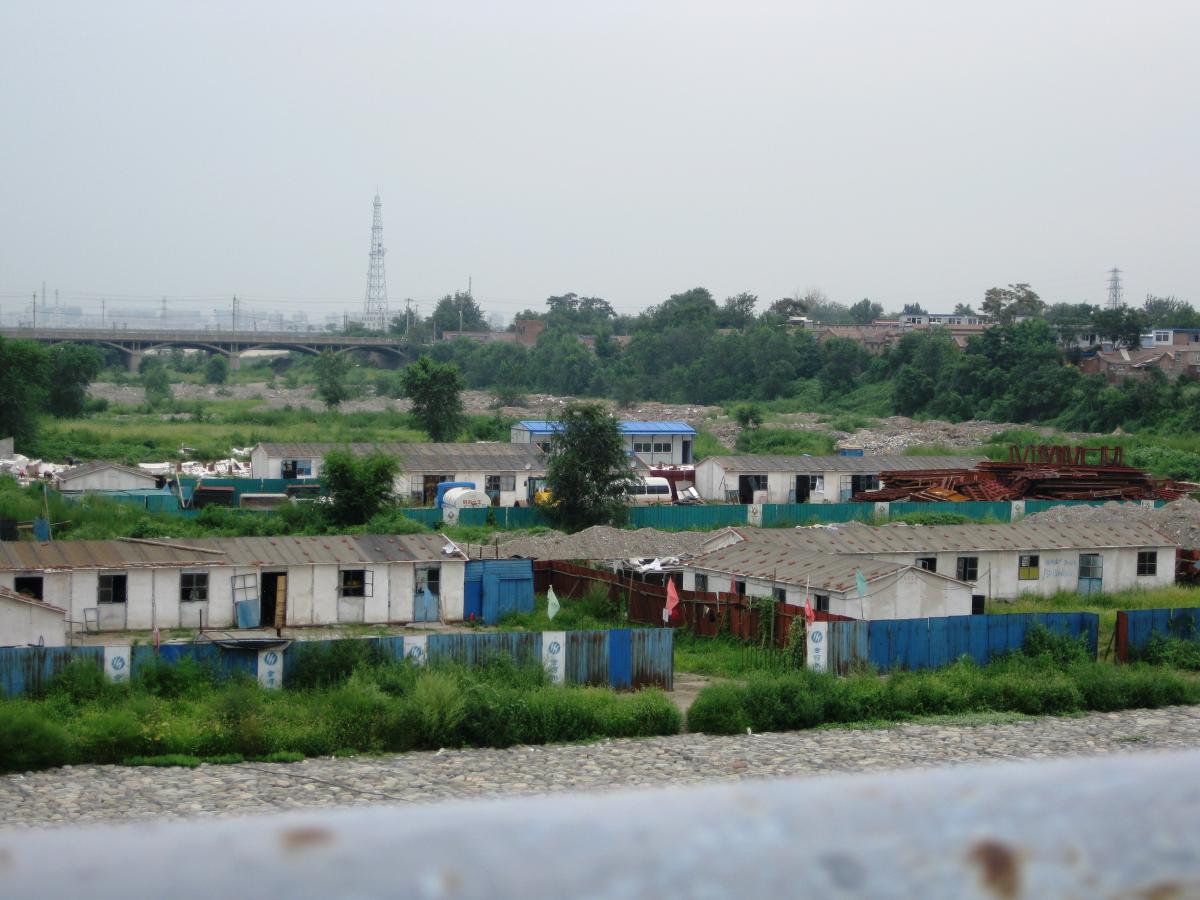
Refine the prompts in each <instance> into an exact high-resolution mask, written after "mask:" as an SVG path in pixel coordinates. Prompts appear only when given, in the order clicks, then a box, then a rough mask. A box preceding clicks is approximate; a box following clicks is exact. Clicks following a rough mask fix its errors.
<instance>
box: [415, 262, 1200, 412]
mask: <svg viewBox="0 0 1200 900" xmlns="http://www.w3.org/2000/svg"><path fill="white" fill-rule="evenodd" d="M756 302H757V300H756V298H755V297H753V295H749V294H739V295H736V296H734V297H730V298H728V299H726V300H725V301H724V303H718V302H717V301H716V299H715V298H714V297H713V296H712V295H711V294H710V293H709V292H708V291H707V290H705V289H703V288H695V289H693V290H690V291H686V292H684V293H680V294H675V295H673V296H671V297H669V298H668V299H667V300H665V301H664V302H662V303H660V304H658V305H656V306H652V307H650V308H649V309H647V310H645V311H644V312H643V313H641V314H640V315H638V316H635V317H621V316H618V315H616V314H615V313H614V312H613V311H612V308H611V306H609V305H608V304H607V303H605V302H604V301H602V300H597V299H595V298H583V297H579V296H577V295H574V294H567V295H563V296H561V297H554V298H551V299H550V301H548V304H547V305H548V311H547V312H546V313H541V314H538V313H534V312H532V311H530V312H528V313H526V314H525V315H528V316H533V315H537V316H538V317H539V318H541V319H542V320H544V321H545V322H546V326H547V327H546V331H545V332H544V333H543V334H542V336H541V337H540V339H539V340H538V342H537V345H536V346H534V347H532V348H529V349H526V348H524V347H522V346H520V345H517V344H508V343H488V344H480V343H477V342H474V341H469V340H465V339H464V340H460V341H451V342H443V343H439V344H437V345H435V346H434V347H433V348H432V350H431V351H430V352H431V355H432V356H433V357H434V358H435V359H437V360H439V361H441V362H444V363H453V364H455V365H457V366H458V368H459V369H460V370H461V372H462V374H463V379H464V381H465V382H466V384H467V386H469V387H472V388H480V389H492V390H495V391H497V392H498V393H500V392H503V393H506V394H508V395H513V394H517V393H520V392H521V391H527V390H536V391H544V392H548V393H556V394H575V395H585V396H589V395H590V396H607V397H612V398H614V399H617V400H619V401H622V402H634V401H637V400H642V399H653V400H659V401H664V402H686V403H706V404H708V403H729V402H734V401H743V400H773V399H777V398H785V397H793V396H798V395H803V396H805V397H817V398H819V399H825V400H834V399H838V398H842V397H845V395H847V394H849V393H850V392H852V391H855V390H857V389H860V388H863V387H865V386H868V385H880V386H881V387H880V389H881V390H885V391H886V392H887V393H888V394H889V395H890V398H891V411H892V412H895V413H899V414H904V415H923V416H934V417H939V418H947V419H954V420H962V419H968V418H980V419H992V420H996V421H1011V422H1046V423H1054V424H1058V425H1061V426H1062V427H1064V428H1069V429H1073V430H1089V431H1092V430H1098V431H1111V430H1113V429H1114V428H1117V427H1124V428H1127V429H1129V428H1149V427H1162V426H1163V425H1164V424H1165V425H1166V426H1167V427H1169V428H1176V429H1182V430H1187V429H1196V428H1198V427H1200V393H1198V392H1200V388H1197V386H1196V385H1194V384H1193V383H1192V381H1191V380H1190V379H1188V378H1187V377H1184V378H1183V379H1182V380H1181V381H1179V382H1177V383H1168V382H1167V380H1166V379H1165V378H1163V377H1160V375H1159V374H1158V373H1153V372H1152V373H1151V374H1150V375H1149V376H1148V377H1147V379H1146V380H1145V381H1130V382H1129V383H1127V384H1123V385H1118V386H1109V385H1107V384H1106V383H1105V382H1104V380H1103V378H1102V377H1101V376H1090V377H1089V376H1085V375H1083V374H1082V372H1081V371H1080V369H1079V367H1078V362H1079V357H1080V354H1081V352H1082V350H1083V349H1084V348H1086V347H1087V346H1088V342H1089V338H1090V337H1091V336H1095V338H1096V340H1102V341H1112V342H1114V343H1115V344H1117V345H1118V346H1129V347H1136V346H1137V345H1138V341H1139V338H1140V335H1141V334H1143V333H1145V332H1147V331H1149V330H1151V329H1154V328H1166V327H1200V315H1198V314H1197V313H1196V311H1195V310H1194V309H1193V308H1192V307H1191V306H1189V305H1188V304H1187V303H1184V302H1183V301H1180V300H1177V299H1175V298H1173V297H1165V298H1164V297H1153V296H1152V297H1148V298H1147V301H1146V303H1145V305H1144V306H1143V307H1142V308H1140V309H1133V308H1130V307H1121V308H1118V309H1107V308H1103V309H1102V308H1099V307H1094V306H1089V305H1087V304H1065V303H1060V304H1054V305H1047V304H1045V303H1044V302H1042V300H1041V298H1039V297H1038V295H1037V294H1036V293H1035V292H1034V291H1033V290H1032V289H1031V288H1030V287H1029V285H1027V284H1015V285H1009V286H1008V287H1006V288H994V289H992V290H989V291H988V292H987V293H986V295H985V297H984V301H983V303H982V304H981V309H982V310H985V311H986V312H987V313H988V314H990V315H992V316H993V317H995V319H996V320H997V323H998V324H996V325H994V326H992V327H990V328H987V329H985V330H984V332H983V333H982V334H981V335H979V336H977V337H972V338H971V340H970V341H969V342H968V345H967V347H966V348H965V349H964V348H960V347H959V346H958V345H957V344H955V343H954V341H952V340H951V339H950V338H949V337H948V336H946V335H945V334H942V333H939V332H937V331H936V330H935V331H932V332H928V331H922V332H912V333H909V334H907V335H905V336H904V337H903V338H901V339H900V340H899V341H898V342H897V343H896V344H895V345H894V346H892V347H889V348H887V349H886V350H884V351H883V352H882V353H879V354H871V353H868V352H867V351H866V350H865V349H864V348H863V347H862V346H861V345H860V344H858V343H856V342H854V341H851V340H847V339H840V338H836V337H827V338H826V339H825V340H823V341H820V342H818V341H817V340H816V339H815V338H814V337H813V334H812V333H811V332H809V331H807V330H805V329H800V328H791V327H787V325H788V319H789V318H790V317H792V316H794V315H796V314H798V313H803V314H805V315H809V316H810V317H815V316H814V313H815V314H816V315H817V316H822V317H827V318H828V317H832V318H842V317H843V312H844V313H845V317H846V318H848V319H849V320H850V321H851V322H854V321H861V320H865V319H867V317H868V316H870V317H872V318H873V317H875V316H877V315H878V312H879V306H878V304H872V303H871V301H869V300H864V301H861V304H855V305H854V306H851V307H841V310H840V311H839V310H837V309H833V310H832V311H831V309H830V308H831V307H834V306H836V304H831V303H830V302H829V301H828V300H826V299H825V298H824V297H823V296H822V295H820V294H819V292H810V294H808V295H806V296H803V297H793V298H784V299H781V300H779V301H776V302H775V303H773V304H770V305H769V306H768V308H767V309H766V310H764V311H762V312H761V313H756V312H755V305H756ZM860 306H861V308H859V307H860ZM856 310H857V319H856V318H855V314H854V311H856ZM955 311H956V312H957V313H959V314H962V315H971V314H973V310H972V308H971V307H970V306H968V305H965V304H959V306H958V307H957V309H956V310H955ZM905 312H906V313H920V312H923V310H922V308H921V307H920V306H919V305H918V304H909V305H908V306H907V307H906V310H905ZM580 334H588V335H592V336H594V349H589V348H588V347H587V346H585V344H584V343H583V342H581V341H580V339H579V335H580ZM618 338H619V339H618ZM884 383H889V384H890V387H883V385H884Z"/></svg>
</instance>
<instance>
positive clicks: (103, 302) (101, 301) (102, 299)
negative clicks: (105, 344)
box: [100, 297, 108, 328]
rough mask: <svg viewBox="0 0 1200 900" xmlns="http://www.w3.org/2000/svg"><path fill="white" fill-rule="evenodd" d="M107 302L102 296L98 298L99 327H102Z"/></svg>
mask: <svg viewBox="0 0 1200 900" xmlns="http://www.w3.org/2000/svg"><path fill="white" fill-rule="evenodd" d="M107 303H108V301H107V300H105V299H104V298H103V297H101V298H100V327H101V328H103V327H104V314H105V308H104V307H105V305H106V304H107Z"/></svg>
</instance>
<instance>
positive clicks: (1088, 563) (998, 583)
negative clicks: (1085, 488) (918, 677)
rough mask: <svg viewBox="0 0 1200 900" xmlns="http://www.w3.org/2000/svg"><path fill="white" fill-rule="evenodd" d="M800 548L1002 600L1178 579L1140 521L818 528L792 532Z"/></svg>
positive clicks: (1165, 542)
mask: <svg viewBox="0 0 1200 900" xmlns="http://www.w3.org/2000/svg"><path fill="white" fill-rule="evenodd" d="M791 533H792V534H794V535H795V544H794V546H795V547H796V550H797V551H799V552H805V553H824V554H834V555H836V556H841V557H853V558H855V559H868V558H869V559H880V560H888V561H890V562H894V563H901V564H904V565H915V566H919V567H920V568H924V569H928V570H929V571H934V572H938V573H944V574H946V575H951V576H953V577H955V578H956V579H958V580H960V581H965V582H969V583H970V584H973V585H975V593H977V594H983V595H985V596H987V597H994V598H998V599H1002V600H1013V599H1016V598H1017V597H1019V596H1020V595H1022V594H1038V595H1041V596H1050V595H1052V594H1054V593H1057V592H1058V591H1078V592H1079V593H1081V594H1098V593H1101V592H1113V591H1126V590H1130V589H1134V588H1154V587H1161V586H1163V585H1169V584H1173V583H1174V581H1175V550H1176V546H1177V545H1176V544H1175V543H1174V542H1173V541H1172V540H1171V539H1170V538H1168V537H1165V536H1164V535H1163V534H1161V533H1160V532H1158V531H1156V530H1155V529H1153V528H1151V527H1150V526H1149V525H1144V524H1141V523H1132V522H1131V523H1104V524H1099V523H1097V524H1087V523H1080V522H1070V523H1058V524H1054V525H1050V524H1043V523H1040V522H1027V521H1021V522H1016V523H1013V524H1012V525H937V526H934V525H884V526H880V527H872V526H870V525H863V524H861V523H846V524H841V525H814V526H809V527H802V528H796V529H792V530H791Z"/></svg>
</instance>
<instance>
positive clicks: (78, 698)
mask: <svg viewBox="0 0 1200 900" xmlns="http://www.w3.org/2000/svg"><path fill="white" fill-rule="evenodd" d="M109 687H110V686H109V683H108V682H107V681H106V680H105V678H104V669H103V666H102V664H101V660H100V659H99V658H95V659H88V658H86V657H82V656H77V657H75V658H74V659H72V660H71V661H70V662H69V663H67V664H66V665H65V666H63V668H62V669H60V670H59V671H58V672H57V673H55V675H54V677H53V678H51V679H50V683H49V685H48V687H47V693H49V694H59V695H61V696H64V697H67V698H69V699H70V700H71V702H73V703H86V702H87V701H89V700H98V699H100V697H102V696H104V694H105V693H106V692H107V691H108V689H109Z"/></svg>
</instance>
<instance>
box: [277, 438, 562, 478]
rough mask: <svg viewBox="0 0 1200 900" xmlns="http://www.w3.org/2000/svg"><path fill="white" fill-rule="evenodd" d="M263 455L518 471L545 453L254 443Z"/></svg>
mask: <svg viewBox="0 0 1200 900" xmlns="http://www.w3.org/2000/svg"><path fill="white" fill-rule="evenodd" d="M258 446H259V447H261V448H262V449H263V450H264V451H265V452H266V454H267V456H269V457H272V458H279V459H319V458H322V457H324V456H326V455H327V454H329V453H331V452H333V451H334V450H349V451H350V452H351V453H353V454H354V455H356V456H366V455H367V454H368V453H373V452H376V451H378V452H380V453H385V454H387V455H388V456H394V457H396V458H397V460H399V463H400V469H401V471H412V472H464V471H478V470H481V471H485V472H488V473H493V472H520V471H524V470H525V469H526V467H528V468H529V470H530V471H542V470H544V469H545V467H546V454H544V453H543V452H542V451H541V450H540V449H538V447H536V446H535V445H533V444H509V443H499V442H497V443H482V444H409V443H400V442H394V443H380V444H268V443H262V444H259V445H258Z"/></svg>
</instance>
